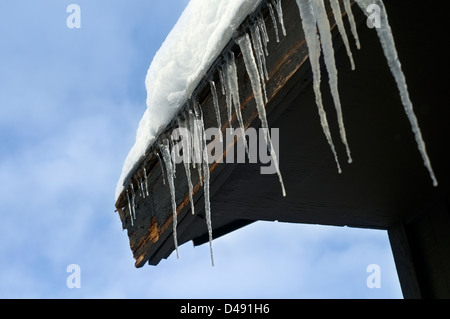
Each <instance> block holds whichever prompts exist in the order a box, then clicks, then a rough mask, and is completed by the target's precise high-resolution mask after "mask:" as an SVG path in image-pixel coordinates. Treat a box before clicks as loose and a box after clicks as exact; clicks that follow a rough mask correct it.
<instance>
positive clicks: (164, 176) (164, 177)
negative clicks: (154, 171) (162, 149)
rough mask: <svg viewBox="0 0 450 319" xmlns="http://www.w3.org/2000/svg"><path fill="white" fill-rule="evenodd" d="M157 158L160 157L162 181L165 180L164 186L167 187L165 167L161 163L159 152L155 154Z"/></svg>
mask: <svg viewBox="0 0 450 319" xmlns="http://www.w3.org/2000/svg"><path fill="white" fill-rule="evenodd" d="M155 154H156V157H158V163H159V166H160V167H161V176H162V180H163V185H166V174H165V173H164V167H163V163H162V161H161V157H160V156H159V154H158V152H155Z"/></svg>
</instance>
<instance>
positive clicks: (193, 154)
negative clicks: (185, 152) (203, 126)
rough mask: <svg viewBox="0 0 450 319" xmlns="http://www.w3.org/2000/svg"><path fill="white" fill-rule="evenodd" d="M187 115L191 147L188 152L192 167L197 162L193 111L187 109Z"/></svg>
mask: <svg viewBox="0 0 450 319" xmlns="http://www.w3.org/2000/svg"><path fill="white" fill-rule="evenodd" d="M188 117H189V133H190V136H191V149H190V154H191V159H192V167H194V168H196V162H197V158H196V155H197V153H196V152H195V150H196V146H197V144H196V143H197V139H196V135H195V132H196V130H195V116H194V113H193V112H192V110H191V109H189V110H188Z"/></svg>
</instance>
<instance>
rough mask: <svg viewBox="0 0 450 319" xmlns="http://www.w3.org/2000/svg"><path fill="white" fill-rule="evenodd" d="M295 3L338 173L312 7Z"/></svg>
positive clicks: (299, 0) (322, 118)
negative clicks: (327, 113) (324, 102)
mask: <svg viewBox="0 0 450 319" xmlns="http://www.w3.org/2000/svg"><path fill="white" fill-rule="evenodd" d="M297 5H298V8H299V11H300V16H301V18H302V25H303V32H304V33H305V38H306V44H307V46H308V51H309V61H310V63H311V69H312V72H313V88H314V93H315V95H316V104H317V108H318V111H319V116H320V124H321V125H322V129H323V132H324V134H325V136H326V138H327V141H328V144H330V147H331V151H332V152H333V155H334V159H335V161H336V164H337V168H338V172H339V174H340V173H341V172H342V170H341V166H340V164H339V160H338V157H337V153H336V150H335V148H334V143H333V140H332V138H331V133H330V128H329V125H328V120H327V115H326V112H325V109H324V108H323V103H322V93H321V92H320V77H321V75H320V63H319V58H320V41H319V36H318V34H317V27H316V17H315V16H314V9H313V6H312V3H311V1H310V0H306V1H303V0H297Z"/></svg>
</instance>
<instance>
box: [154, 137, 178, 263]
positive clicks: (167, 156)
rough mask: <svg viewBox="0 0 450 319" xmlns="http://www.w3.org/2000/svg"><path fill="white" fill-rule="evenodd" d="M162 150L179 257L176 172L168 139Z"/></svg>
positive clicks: (174, 240)
mask: <svg viewBox="0 0 450 319" xmlns="http://www.w3.org/2000/svg"><path fill="white" fill-rule="evenodd" d="M159 147H160V149H161V153H162V156H163V159H164V164H166V170H167V183H168V184H169V189H170V200H171V203H172V215H173V242H174V245H175V251H176V252H177V258H179V255H178V239H177V203H176V201H175V183H174V170H173V166H174V165H173V162H172V154H171V150H170V143H169V141H168V140H167V139H164V140H163V141H162V143H161V144H160V145H159Z"/></svg>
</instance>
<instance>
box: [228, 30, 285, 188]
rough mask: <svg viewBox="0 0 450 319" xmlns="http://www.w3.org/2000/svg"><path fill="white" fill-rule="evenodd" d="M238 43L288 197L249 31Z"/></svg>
mask: <svg viewBox="0 0 450 319" xmlns="http://www.w3.org/2000/svg"><path fill="white" fill-rule="evenodd" d="M237 43H238V44H239V46H240V48H241V51H242V56H243V57H244V64H245V68H246V70H247V73H248V75H249V77H250V82H251V85H252V89H253V95H254V98H255V102H256V108H257V110H258V115H259V118H260V120H261V127H262V128H263V129H264V130H265V134H264V138H265V140H266V143H267V145H268V148H269V152H270V154H271V155H272V160H273V163H274V166H275V169H276V171H277V174H278V179H279V180H280V184H281V189H282V193H283V196H284V197H286V190H285V188H284V183H283V177H282V176H281V172H280V167H279V164H278V159H277V154H276V152H275V151H274V148H273V145H272V140H271V138H270V135H269V123H268V122H267V115H266V109H265V107H264V100H263V94H262V91H261V82H260V76H259V74H258V73H259V72H258V66H257V65H256V61H255V56H254V54H253V49H252V45H251V42H250V37H249V35H248V33H246V34H244V35H243V36H242V37H240V38H239V39H238V40H237Z"/></svg>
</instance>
